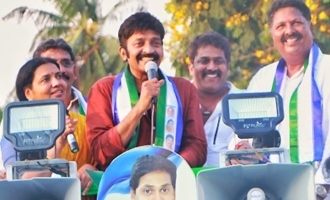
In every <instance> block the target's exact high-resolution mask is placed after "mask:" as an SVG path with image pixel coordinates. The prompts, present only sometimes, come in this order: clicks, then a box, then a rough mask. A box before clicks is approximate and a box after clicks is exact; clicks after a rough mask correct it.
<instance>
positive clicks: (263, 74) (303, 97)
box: [248, 53, 330, 184]
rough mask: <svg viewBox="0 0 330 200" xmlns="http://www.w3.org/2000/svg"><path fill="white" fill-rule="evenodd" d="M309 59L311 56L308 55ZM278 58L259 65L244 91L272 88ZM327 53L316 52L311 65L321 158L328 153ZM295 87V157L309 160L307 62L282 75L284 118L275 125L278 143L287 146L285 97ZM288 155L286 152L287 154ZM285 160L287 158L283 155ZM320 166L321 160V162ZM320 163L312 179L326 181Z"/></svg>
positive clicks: (329, 91)
mask: <svg viewBox="0 0 330 200" xmlns="http://www.w3.org/2000/svg"><path fill="white" fill-rule="evenodd" d="M310 60H311V59H310ZM277 64H278V62H275V63H272V64H270V65H268V66H265V67H263V68H262V69H260V70H259V71H258V72H257V74H256V75H255V76H254V77H253V78H252V80H251V81H250V84H249V87H248V91H250V92H269V91H271V89H272V85H273V80H274V76H275V73H276V67H277ZM329 64H330V56H329V55H324V54H322V53H320V55H319V58H318V61H317V63H316V67H315V79H316V84H317V86H318V89H319V91H320V93H321V97H322V105H323V107H322V112H323V121H322V132H323V141H324V143H325V148H324V153H323V159H322V161H324V160H325V159H326V158H327V157H329V156H330V141H328V140H330V137H327V136H328V133H329V130H330V129H329V125H330V122H329V120H330V66H329ZM300 81H301V84H300V86H299V88H298V133H299V134H298V144H299V161H300V162H301V163H304V162H309V161H313V157H314V156H313V153H314V152H313V126H312V125H313V124H312V120H313V117H312V100H311V99H312V95H311V85H312V82H311V66H308V68H307V70H306V72H305V74H304V73H303V72H302V71H299V72H297V73H296V74H295V75H294V76H292V77H290V78H289V77H287V76H286V77H285V78H284V80H283V83H282V86H281V89H280V94H281V96H282V98H283V106H284V115H285V117H284V120H283V121H282V122H281V123H280V125H279V126H278V127H277V129H278V130H279V132H280V134H281V140H282V141H281V147H283V148H286V149H289V148H290V142H289V141H290V129H289V116H288V114H289V101H290V98H291V96H292V93H293V92H294V90H295V88H296V87H297V85H298V84H299V83H300ZM288 156H289V155H288ZM286 160H290V159H289V158H287V159H286ZM321 166H323V165H322V163H321ZM321 170H322V167H319V168H318V170H317V173H316V175H315V182H316V183H320V184H324V183H326V182H325V180H324V178H323V175H322V171H321Z"/></svg>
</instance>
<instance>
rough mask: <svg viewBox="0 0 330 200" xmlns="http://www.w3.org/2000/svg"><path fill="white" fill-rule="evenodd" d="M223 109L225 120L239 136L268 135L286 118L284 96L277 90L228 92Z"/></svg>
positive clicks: (254, 136)
mask: <svg viewBox="0 0 330 200" xmlns="http://www.w3.org/2000/svg"><path fill="white" fill-rule="evenodd" d="M222 111H223V122H224V123H225V124H226V125H228V126H230V127H231V128H232V129H233V130H234V132H235V133H236V134H237V135H238V137H239V138H256V137H264V136H267V135H269V134H271V133H273V132H274V131H275V128H276V125H277V124H279V123H280V122H281V121H282V120H283V118H284V111H283V100H282V97H281V96H280V95H279V94H278V93H275V92H261V93H237V94H227V95H226V96H224V97H223V99H222Z"/></svg>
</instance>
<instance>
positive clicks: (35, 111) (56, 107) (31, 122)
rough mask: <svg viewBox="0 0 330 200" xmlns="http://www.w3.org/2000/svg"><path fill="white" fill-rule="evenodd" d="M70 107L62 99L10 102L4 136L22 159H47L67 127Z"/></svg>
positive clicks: (7, 108)
mask: <svg viewBox="0 0 330 200" xmlns="http://www.w3.org/2000/svg"><path fill="white" fill-rule="evenodd" d="M65 116H66V108H65V106H64V103H63V102H62V101H61V100H59V99H47V100H38V101H21V102H12V103H9V104H8V105H7V106H6V107H5V110H4V118H3V119H4V121H3V124H4V126H3V127H4V131H3V133H4V137H5V138H7V139H8V140H9V141H10V142H11V143H12V144H13V146H14V149H15V150H16V151H17V152H19V153H20V160H25V159H28V160H33V159H43V158H45V157H46V150H47V149H50V148H52V147H53V146H54V145H55V141H56V139H57V138H58V137H59V136H60V135H61V134H62V133H63V132H64V130H65Z"/></svg>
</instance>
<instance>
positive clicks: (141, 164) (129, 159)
mask: <svg viewBox="0 0 330 200" xmlns="http://www.w3.org/2000/svg"><path fill="white" fill-rule="evenodd" d="M168 139H169V140H170V139H171V138H170V137H169V138H168ZM170 143H171V142H170V141H169V146H171V144H170ZM98 199H100V200H103V199H121V200H160V199H161V200H175V199H190V200H197V188H196V179H195V175H194V173H193V171H192V170H191V168H190V166H189V165H188V163H187V162H186V161H185V160H184V159H183V158H182V157H181V156H180V155H178V154H177V153H175V152H173V151H171V150H168V149H165V148H162V147H158V146H141V147H136V148H133V149H131V150H129V151H127V152H125V153H123V154H122V155H120V156H118V157H117V158H116V159H115V160H113V162H112V163H111V164H110V165H109V167H108V168H107V170H106V171H105V172H104V174H103V176H102V179H101V182H100V185H99V189H98Z"/></svg>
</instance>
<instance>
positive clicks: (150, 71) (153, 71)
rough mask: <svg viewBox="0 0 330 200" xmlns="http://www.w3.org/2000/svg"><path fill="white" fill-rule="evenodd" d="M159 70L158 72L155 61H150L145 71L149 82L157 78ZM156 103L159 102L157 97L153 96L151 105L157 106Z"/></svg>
mask: <svg viewBox="0 0 330 200" xmlns="http://www.w3.org/2000/svg"><path fill="white" fill-rule="evenodd" d="M157 70H158V66H157V64H156V63H155V62H154V61H149V62H147V63H146V64H145V66H144V71H145V72H146V73H147V76H148V80H151V79H154V78H157ZM156 102H157V97H156V96H153V97H152V99H151V103H152V104H156Z"/></svg>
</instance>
